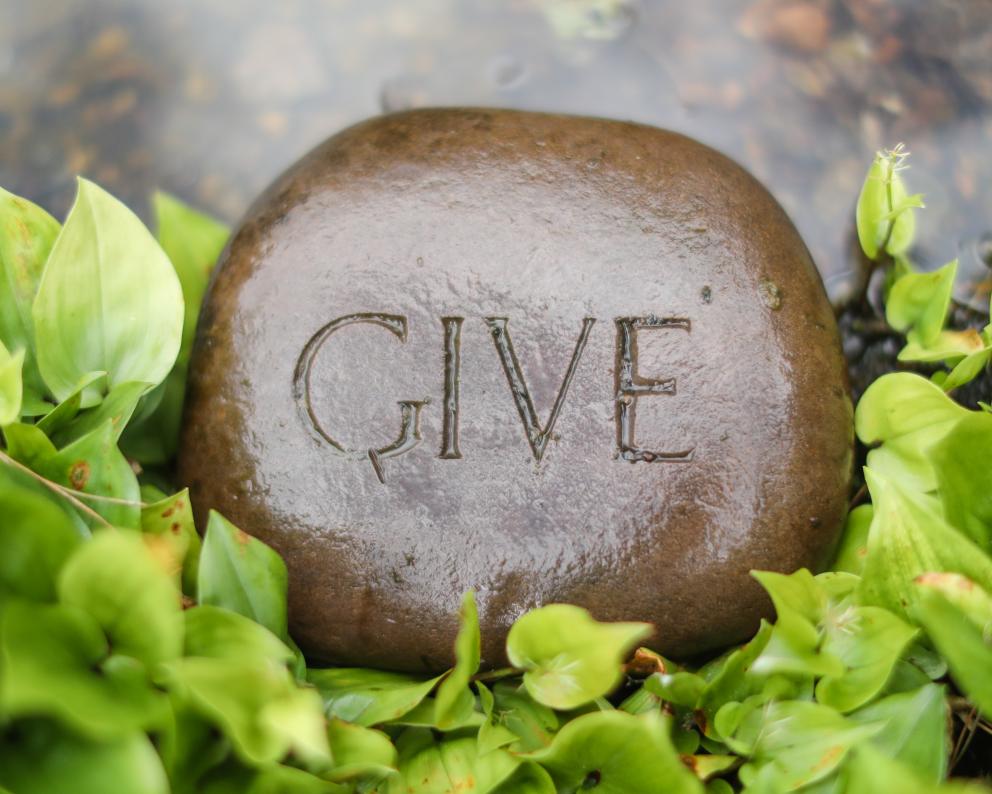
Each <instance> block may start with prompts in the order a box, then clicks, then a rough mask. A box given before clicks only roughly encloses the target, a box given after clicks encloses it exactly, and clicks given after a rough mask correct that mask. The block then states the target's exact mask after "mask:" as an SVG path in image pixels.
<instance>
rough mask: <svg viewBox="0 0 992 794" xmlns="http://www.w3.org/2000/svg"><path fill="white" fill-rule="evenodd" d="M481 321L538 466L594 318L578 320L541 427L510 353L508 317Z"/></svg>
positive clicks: (515, 355)
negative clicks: (569, 353) (568, 356)
mask: <svg viewBox="0 0 992 794" xmlns="http://www.w3.org/2000/svg"><path fill="white" fill-rule="evenodd" d="M483 319H485V321H486V325H488V326H489V333H490V334H491V335H492V337H493V344H495V345H496V352H497V353H499V359H500V361H501V362H502V364H503V371H504V372H505V373H506V379H507V380H508V381H509V383H510V393H511V394H512V395H513V401H514V402H515V403H516V405H517V411H518V412H519V413H520V419H521V421H522V422H523V423H524V432H525V433H526V434H527V441H528V442H529V443H530V448H531V452H533V453H534V459H535V460H536V461H538V462H539V463H540V461H541V458H543V457H544V450H545V448H546V447H547V445H548V439H550V438H551V434H552V432H553V431H554V428H555V422H557V421H558V414H560V413H561V409H562V406H563V405H564V404H565V395H566V394H567V393H568V386H569V384H570V383H571V382H572V376H574V375H575V370H576V368H577V367H578V365H579V359H580V358H581V357H582V351H583V350H584V349H585V346H586V340H587V339H588V338H589V331H590V330H591V329H592V326H593V324H594V323H595V322H596V319H595V318H594V317H586V318H585V319H584V320H583V321H582V330H581V331H580V332H579V338H578V341H576V343H575V350H574V351H573V352H572V359H571V361H569V362H568V369H567V370H566V371H565V377H564V378H563V379H562V382H561V386H560V387H559V388H558V396H557V397H556V398H555V404H554V406H553V407H552V408H551V414H550V415H549V416H548V421H547V422H546V423H545V424H544V427H541V423H540V420H539V419H538V417H537V411H536V410H535V409H534V401H533V400H532V399H531V396H530V390H529V389H528V388H527V381H526V380H525V379H524V373H523V370H521V368H520V362H519V361H518V360H517V354H516V353H515V352H514V350H513V342H512V341H511V339H510V329H509V328H508V327H507V326H508V323H509V320H508V318H506V317H485V318H483Z"/></svg>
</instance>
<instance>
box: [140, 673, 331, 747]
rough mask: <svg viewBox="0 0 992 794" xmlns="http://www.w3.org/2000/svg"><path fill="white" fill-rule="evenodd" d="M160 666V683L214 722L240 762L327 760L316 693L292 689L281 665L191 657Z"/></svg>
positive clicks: (290, 678) (290, 677)
mask: <svg viewBox="0 0 992 794" xmlns="http://www.w3.org/2000/svg"><path fill="white" fill-rule="evenodd" d="M160 670H161V675H160V680H161V681H162V683H164V684H165V685H166V686H167V687H168V688H169V690H170V691H172V692H173V693H174V695H175V696H176V697H177V698H179V699H180V702H182V703H184V704H185V705H186V707H188V708H190V709H192V710H193V711H195V712H196V713H198V714H200V715H201V716H202V717H204V718H205V719H207V720H209V721H210V722H211V723H213V724H215V725H217V726H218V727H219V728H220V729H221V730H222V731H223V732H224V734H225V735H226V736H228V737H229V738H230V740H231V743H232V745H233V747H234V750H235V752H236V753H237V754H238V757H239V758H241V759H242V760H243V761H245V762H246V763H248V764H251V765H261V764H268V763H272V762H275V761H279V760H281V759H282V758H284V757H285V756H286V755H287V754H288V753H290V752H294V753H295V754H297V756H298V757H300V758H301V759H302V760H304V761H305V762H307V763H312V764H320V763H321V762H323V763H324V764H329V763H330V749H329V746H328V744H327V736H326V734H325V733H324V717H323V713H322V711H321V702H320V697H319V696H318V694H317V693H316V692H314V691H313V690H311V689H297V688H296V686H295V684H294V682H293V679H292V676H291V675H290V674H289V671H288V670H287V669H286V666H285V665H284V664H280V663H275V662H271V661H269V660H265V659H260V658H258V657H255V658H248V659H237V660H236V659H231V658H210V657H202V656H197V657H186V658H183V659H177V660H174V661H172V662H168V663H166V664H165V665H163V666H162V667H161V668H160Z"/></svg>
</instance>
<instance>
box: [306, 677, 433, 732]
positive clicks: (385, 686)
mask: <svg viewBox="0 0 992 794" xmlns="http://www.w3.org/2000/svg"><path fill="white" fill-rule="evenodd" d="M307 679H308V680H309V681H310V683H312V684H313V685H314V686H315V687H317V690H318V691H319V692H320V694H321V696H322V697H323V698H324V710H325V712H326V714H327V716H328V717H338V718H340V719H342V720H345V721H347V722H353V723H355V724H356V725H361V726H363V727H371V726H373V725H381V724H382V723H384V722H390V721H392V720H396V719H399V718H400V717H402V716H404V715H405V714H408V713H409V712H410V711H412V710H413V709H414V708H415V707H416V706H418V705H419V704H420V703H421V701H423V699H424V698H426V697H427V695H429V694H430V692H431V690H432V689H434V687H435V686H437V683H438V681H440V680H441V676H438V677H437V678H430V679H427V680H425V679H423V678H418V677H416V676H412V675H407V674H405V673H390V672H386V671H383V670H361V669H357V668H347V667H334V668H330V669H327V670H309V671H308V672H307Z"/></svg>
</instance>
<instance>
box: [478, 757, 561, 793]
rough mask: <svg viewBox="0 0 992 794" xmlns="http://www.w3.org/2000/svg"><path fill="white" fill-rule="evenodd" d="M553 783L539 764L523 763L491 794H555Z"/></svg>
mask: <svg viewBox="0 0 992 794" xmlns="http://www.w3.org/2000/svg"><path fill="white" fill-rule="evenodd" d="M556 792H557V789H555V782H554V780H552V779H551V775H549V774H548V773H547V772H546V771H545V770H544V767H542V766H541V765H540V764H534V763H524V764H521V765H520V766H518V767H517V769H516V771H515V772H514V773H513V774H512V775H510V777H508V778H507V779H506V780H505V781H503V783H502V784H501V785H499V786H497V787H496V788H495V789H493V792H492V794H556Z"/></svg>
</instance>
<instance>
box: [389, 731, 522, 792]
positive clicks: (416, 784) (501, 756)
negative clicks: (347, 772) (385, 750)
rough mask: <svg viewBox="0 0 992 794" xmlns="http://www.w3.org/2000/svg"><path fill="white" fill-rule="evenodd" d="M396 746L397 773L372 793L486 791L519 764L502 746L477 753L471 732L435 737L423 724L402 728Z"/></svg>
mask: <svg viewBox="0 0 992 794" xmlns="http://www.w3.org/2000/svg"><path fill="white" fill-rule="evenodd" d="M396 747H397V750H398V751H399V767H400V771H399V774H398V775H395V776H393V777H390V778H389V779H388V780H387V781H386V782H385V783H384V784H382V785H381V786H379V787H376V788H375V789H373V790H372V791H373V792H375V794H488V792H491V791H493V790H494V789H495V788H496V787H497V786H498V785H499V784H500V783H502V782H503V781H505V780H506V779H507V778H508V777H509V776H510V775H511V774H512V773H513V771H514V770H515V769H516V768H517V766H519V764H520V761H519V760H518V759H517V758H514V757H513V756H512V755H510V754H509V753H508V752H506V751H505V750H493V751H492V752H490V753H486V754H485V755H479V753H478V746H477V744H476V741H475V737H474V736H464V737H458V738H444V739H441V740H437V739H435V738H434V735H433V734H432V733H431V731H429V730H426V729H423V728H409V729H407V730H406V731H404V733H403V734H401V735H400V737H399V739H398V740H397V741H396Z"/></svg>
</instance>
